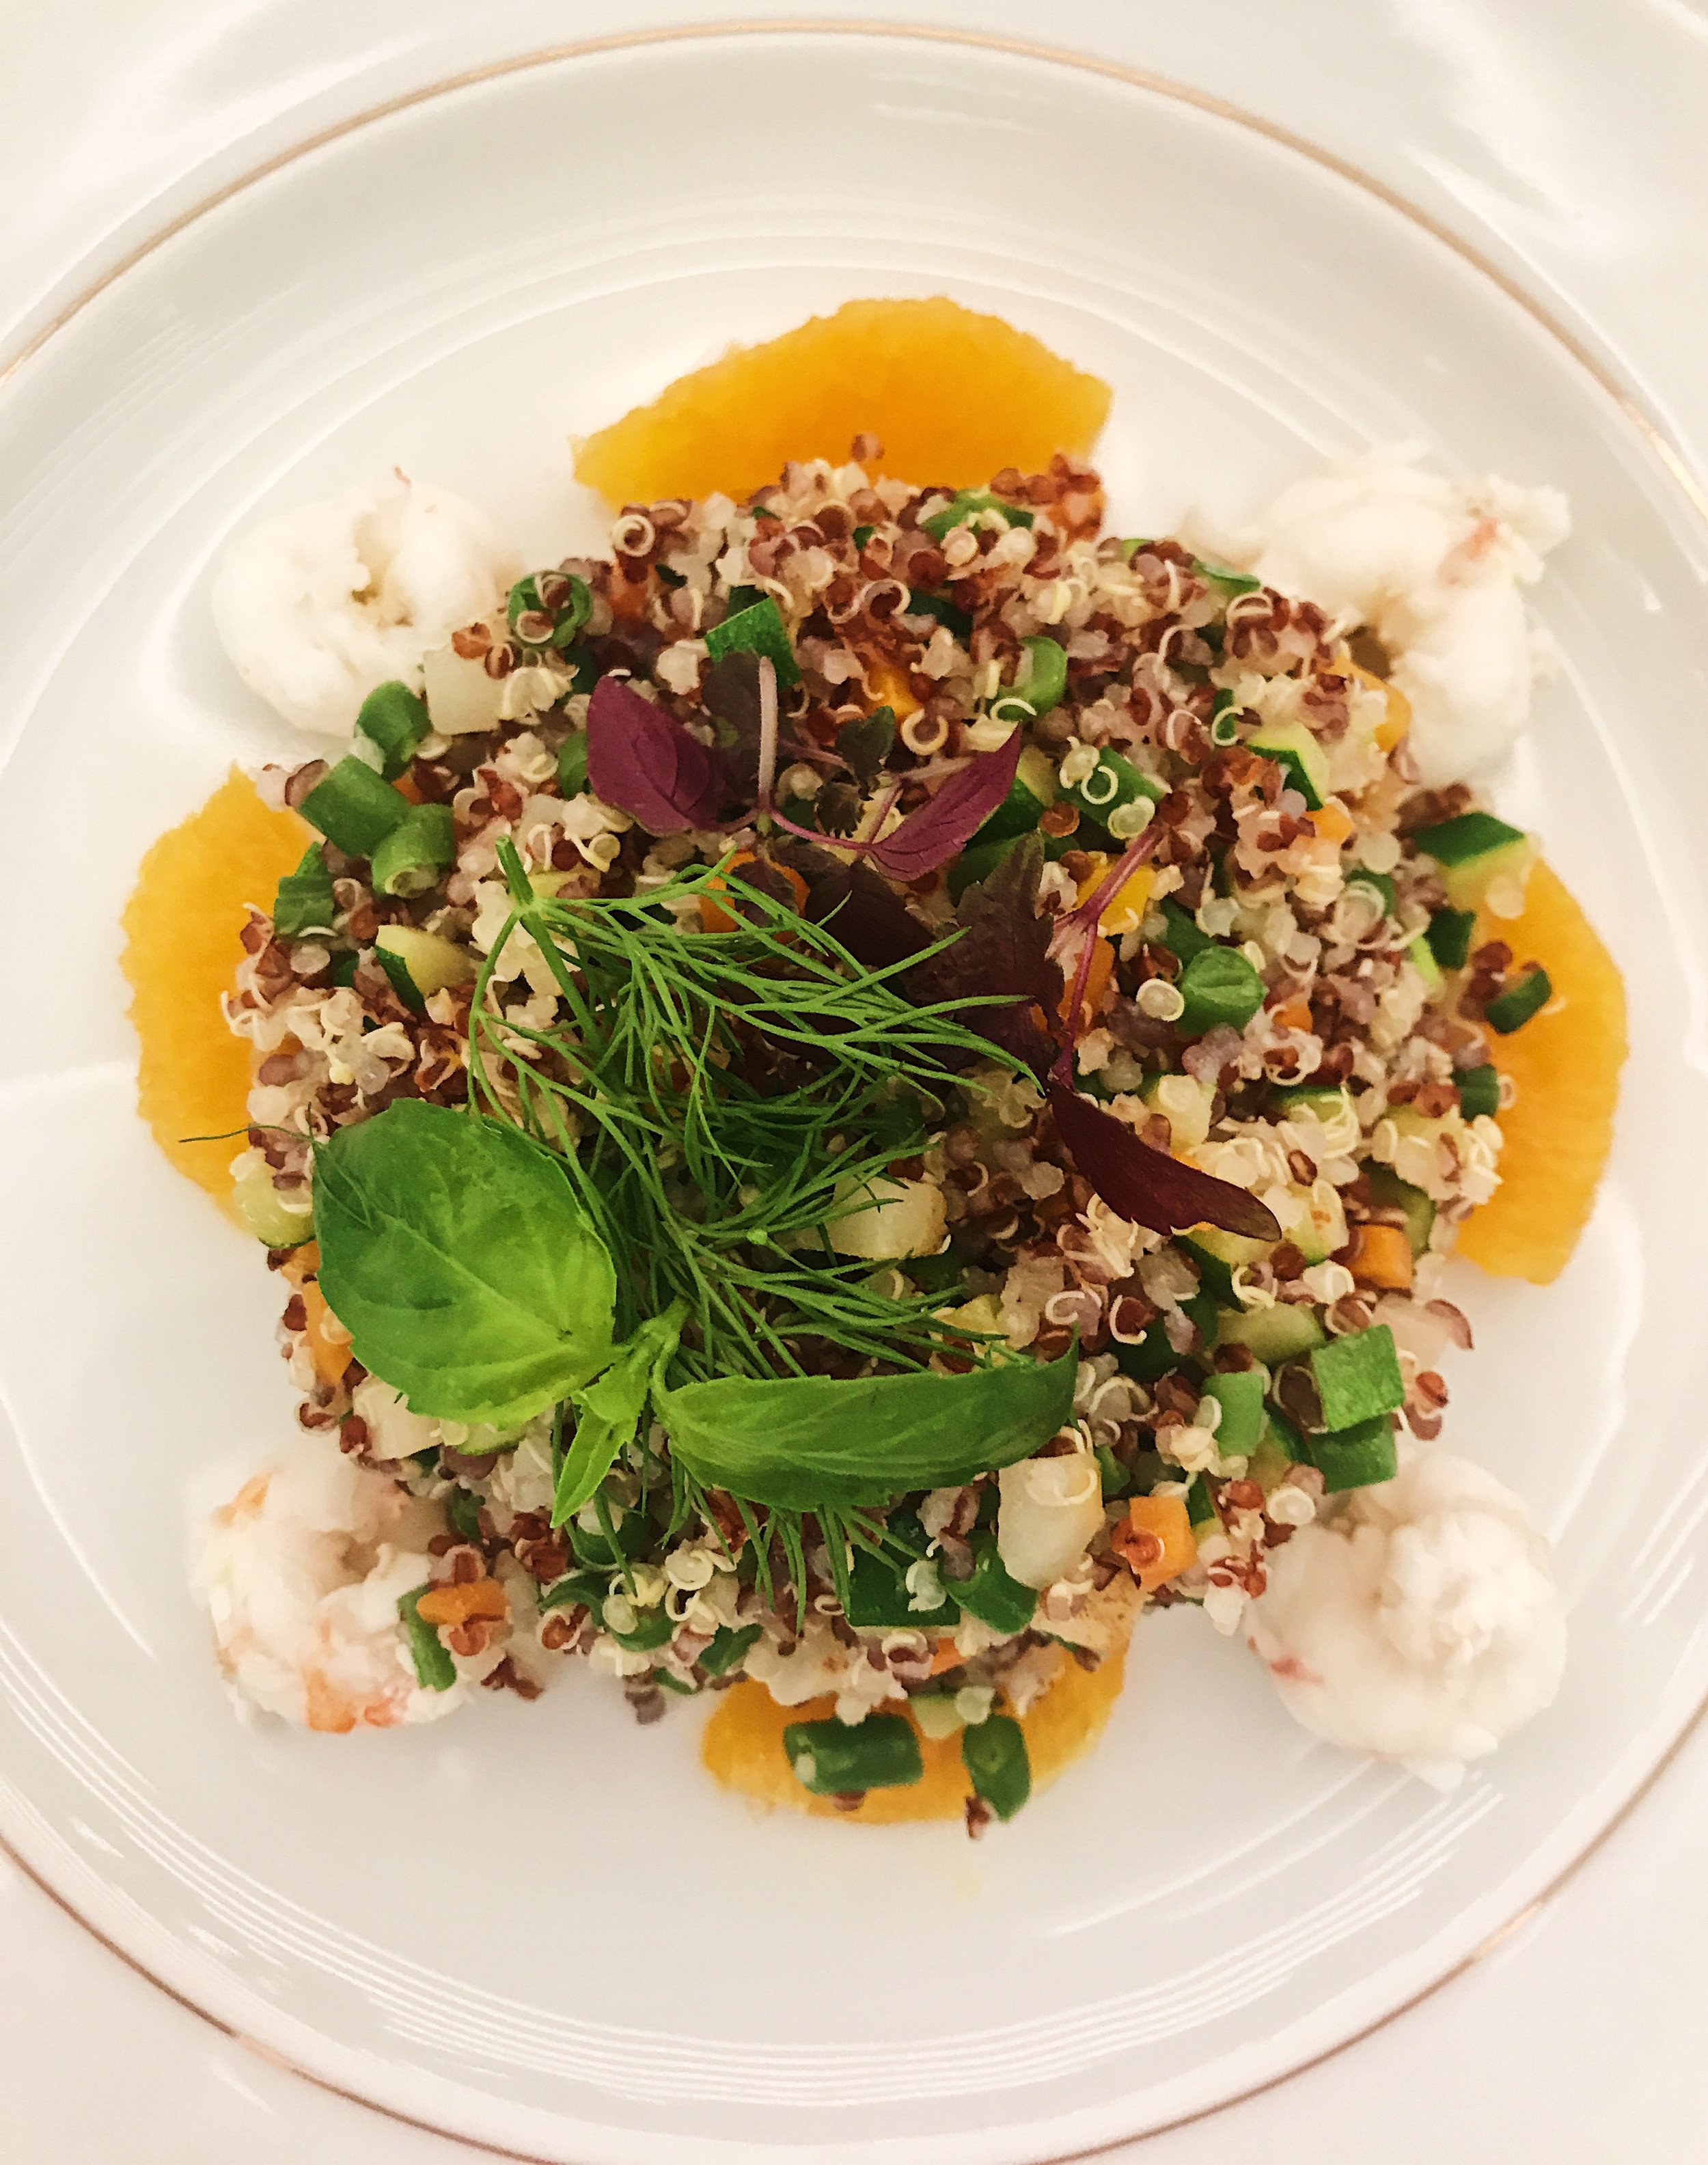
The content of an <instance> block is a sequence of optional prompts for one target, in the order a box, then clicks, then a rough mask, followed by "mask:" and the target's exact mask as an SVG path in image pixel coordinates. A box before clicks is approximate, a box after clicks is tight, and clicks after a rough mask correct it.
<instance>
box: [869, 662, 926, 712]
mask: <svg viewBox="0 0 1708 2165" xmlns="http://www.w3.org/2000/svg"><path fill="white" fill-rule="evenodd" d="M866 682H867V690H868V692H869V693H870V694H871V698H872V705H873V706H874V707H888V708H889V711H890V712H891V714H894V716H895V718H896V719H897V721H898V722H905V721H907V720H909V719H910V718H911V717H912V716H913V715H915V714H918V713H919V711H920V704H921V703H920V701H919V700H918V699H916V698H915V697H914V688H913V686H912V685H911V684H909V682H908V680H907V672H906V671H905V670H904V669H899V668H897V666H895V664H894V662H893V661H873V662H870V663H868V664H867V670H866Z"/></svg>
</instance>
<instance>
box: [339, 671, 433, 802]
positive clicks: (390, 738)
mask: <svg viewBox="0 0 1708 2165" xmlns="http://www.w3.org/2000/svg"><path fill="white" fill-rule="evenodd" d="M431 727H432V724H431V723H430V721H429V720H428V719H427V703H426V701H425V700H424V699H423V698H422V697H421V696H420V694H419V693H417V692H412V691H411V690H410V689H409V686H408V685H407V684H400V683H398V682H396V681H393V682H391V683H389V684H376V685H375V687H374V688H373V689H372V692H370V693H368V695H367V697H366V698H365V699H364V700H363V701H362V703H361V713H360V714H357V716H356V735H357V736H359V737H364V738H366V740H367V742H368V743H369V744H371V745H372V746H373V748H374V750H375V751H377V753H378V754H379V759H380V773H381V775H382V777H383V778H384V779H385V780H386V781H387V782H395V781H396V780H397V778H398V776H399V775H400V774H401V773H402V772H403V770H404V768H405V767H406V766H408V765H409V761H411V760H412V759H413V758H414V756H415V747H416V745H418V744H419V743H420V741H421V740H422V738H423V737H424V736H425V735H426V734H427V732H428V730H430V728H431Z"/></svg>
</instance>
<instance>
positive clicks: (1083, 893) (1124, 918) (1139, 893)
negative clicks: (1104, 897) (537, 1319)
mask: <svg viewBox="0 0 1708 2165" xmlns="http://www.w3.org/2000/svg"><path fill="white" fill-rule="evenodd" d="M1109 869H1110V861H1109V858H1108V856H1106V855H1105V854H1104V851H1101V850H1094V851H1092V852H1091V870H1090V871H1089V872H1088V873H1087V874H1086V875H1085V877H1084V878H1083V880H1081V881H1080V882H1079V887H1078V892H1077V893H1076V894H1075V896H1074V898H1073V900H1074V907H1075V908H1076V909H1079V908H1083V905H1084V904H1085V903H1088V902H1089V901H1090V899H1091V898H1092V896H1093V895H1094V894H1095V893H1096V892H1097V890H1098V888H1100V887H1101V886H1102V885H1103V882H1104V880H1106V879H1107V878H1108V877H1109ZM1156 879H1157V875H1156V872H1155V871H1154V870H1153V869H1152V867H1151V866H1149V865H1141V866H1140V867H1138V869H1137V870H1136V872H1130V873H1129V874H1128V875H1127V877H1126V878H1125V881H1123V882H1122V883H1121V886H1120V890H1119V891H1118V892H1117V893H1115V894H1113V895H1111V896H1110V898H1109V900H1108V901H1107V902H1106V903H1104V906H1103V914H1102V916H1101V917H1100V918H1099V919H1098V921H1097V929H1098V930H1099V932H1106V933H1113V934H1115V935H1120V934H1121V933H1123V932H1136V931H1137V930H1138V929H1139V926H1140V924H1141V922H1142V921H1143V919H1144V914H1145V911H1146V909H1147V907H1148V906H1149V903H1150V900H1151V889H1152V887H1153V886H1154V885H1155V884H1156Z"/></svg>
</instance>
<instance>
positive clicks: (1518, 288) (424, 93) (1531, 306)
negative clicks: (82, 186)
mask: <svg viewBox="0 0 1708 2165" xmlns="http://www.w3.org/2000/svg"><path fill="white" fill-rule="evenodd" d="M778 36H795V37H824V38H837V37H844V38H851V37H857V38H867V39H874V40H877V39H884V38H892V39H896V40H905V41H907V42H909V43H911V44H915V45H946V46H952V47H959V48H961V49H962V50H971V51H975V52H988V53H1007V54H1010V55H1017V56H1018V57H1020V58H1021V59H1025V60H1033V61H1044V62H1046V64H1047V65H1050V66H1056V67H1062V68H1069V69H1072V70H1073V71H1075V72H1077V73H1078V74H1081V75H1093V76H1103V77H1104V78H1105V79H1106V80H1107V81H1110V82H1120V83H1125V84H1127V85H1129V86H1130V87H1132V88H1134V89H1138V90H1145V91H1149V92H1152V94H1153V95H1155V96H1157V97H1166V98H1168V99H1171V100H1172V101H1173V103H1176V104H1179V105H1185V106H1189V107H1191V108H1193V109H1194V110H1195V111H1197V112H1199V113H1211V114H1214V115H1215V117H1216V118H1218V119H1223V120H1228V121H1231V122H1232V123H1234V124H1235V125H1236V126H1237V127H1240V128H1243V129H1246V130H1247V132H1248V133H1249V134H1254V135H1258V136H1261V137H1263V138H1264V139H1265V140H1268V141H1269V142H1272V143H1275V144H1278V145H1280V146H1281V147H1282V148H1284V149H1285V150H1290V151H1292V152H1294V154H1295V155H1297V156H1299V157H1302V158H1305V159H1307V160H1309V161H1310V163H1311V164H1313V165H1315V166H1320V167H1321V168H1322V169H1323V170H1324V171H1328V172H1331V173H1334V174H1335V175H1336V176H1338V177H1339V178H1340V179H1342V180H1343V181H1345V182H1348V183H1349V184H1350V185H1351V186H1352V187H1356V188H1358V189H1360V190H1361V191H1362V192H1363V193H1365V194H1366V195H1369V196H1373V197H1374V198H1376V199H1377V200H1378V201H1379V202H1381V203H1385V204H1386V205H1387V206H1388V208H1389V209H1391V210H1394V211H1395V212H1397V213H1399V214H1400V216H1401V217H1402V218H1404V219H1406V220H1407V221H1408V222H1409V223H1410V224H1412V225H1414V226H1416V227H1418V228H1419V229H1421V231H1423V232H1425V233H1426V234H1428V235H1429V236H1430V238H1431V240H1434V241H1436V242H1437V244H1438V245H1441V246H1442V247H1443V248H1446V249H1447V250H1449V251H1450V252H1451V253H1452V254H1453V255H1457V256H1458V257H1459V258H1460V259H1461V261H1463V262H1465V263H1467V264H1468V265H1469V266H1470V267H1471V268H1472V269H1473V270H1474V271H1477V272H1478V273H1479V275H1480V276H1481V277H1484V279H1486V280H1488V281H1489V282H1490V283H1491V284H1492V285H1494V286H1495V287H1498V288H1499V289H1500V292H1502V293H1504V294H1505V297H1506V298H1507V299H1508V300H1509V301H1510V302H1511V303H1514V305H1515V306H1516V307H1517V308H1520V309H1521V310H1522V311H1523V313H1525V314H1526V315H1527V316H1529V317H1530V318H1531V321H1532V322H1533V323H1535V324H1537V327H1538V328H1539V329H1542V331H1544V332H1545V333H1546V334H1547V336H1548V337H1549V338H1550V339H1552V340H1553V341H1554V343H1555V344H1556V345H1559V346H1561V347H1562V348H1563V350H1565V351H1566V352H1567V353H1568V355H1569V356H1570V357H1571V358H1572V360H1573V361H1575V362H1576V363H1577V365H1578V366H1579V368H1580V369H1582V370H1583V371H1584V373H1585V374H1586V375H1588V376H1589V377H1590V378H1591V379H1592V380H1593V381H1594V382H1595V384H1596V386H1597V387H1598V388H1599V389H1600V391H1601V392H1603V393H1604V394H1605V396H1606V397H1607V398H1610V399H1612V400H1613V401H1614V403H1616V405H1617V406H1618V407H1619V408H1621V411H1622V412H1623V413H1624V414H1625V416H1626V419H1627V420H1628V421H1629V422H1630V423H1631V424H1632V426H1633V427H1634V428H1636V429H1638V430H1639V431H1640V433H1641V434H1642V436H1643V437H1644V439H1645V440H1647V444H1648V445H1649V448H1650V450H1652V451H1653V454H1654V456H1656V457H1657V458H1658V460H1659V461H1661V463H1662V465H1663V466H1664V467H1665V469H1666V471H1667V473H1668V477H1670V479H1671V480H1672V481H1673V482H1674V486H1675V487H1677V488H1678V489H1679V492H1680V493H1681V494H1682V495H1683V496H1684V498H1686V500H1687V501H1688V503H1690V507H1691V508H1692V509H1693V510H1694V511H1695V513H1696V514H1697V515H1698V517H1699V518H1700V519H1702V520H1703V521H1704V523H1705V524H1708V483H1705V482H1704V480H1703V479H1702V478H1701V477H1699V476H1698V475H1697V473H1696V471H1695V468H1694V467H1693V466H1692V465H1691V464H1690V461H1689V460H1688V459H1687V458H1686V457H1685V456H1684V453H1683V452H1682V451H1681V450H1679V446H1678V445H1676V444H1675V443H1674V441H1673V440H1672V438H1671V437H1670V436H1669V435H1668V433H1667V431H1666V430H1665V429H1664V428H1663V427H1662V425H1661V424H1660V423H1659V422H1658V420H1657V419H1655V417H1654V416H1653V414H1651V413H1650V412H1649V410H1648V408H1647V407H1646V406H1645V405H1644V404H1643V403H1642V401H1641V400H1640V399H1639V398H1637V394H1636V392H1635V391H1634V390H1633V389H1632V387H1631V386H1630V385H1629V384H1628V383H1626V382H1625V381H1624V380H1623V379H1622V378H1621V376H1620V375H1619V373H1618V372H1617V371H1616V370H1615V369H1614V368H1613V367H1611V366H1609V364H1608V363H1607V362H1606V361H1604V360H1602V359H1601V357H1600V356H1599V355H1597V354H1596V353H1595V350H1593V349H1592V347H1591V346H1590V345H1589V343H1588V342H1587V341H1586V340H1584V339H1583V338H1581V337H1580V336H1579V334H1578V333H1577V332H1576V331H1574V330H1573V329H1571V327H1570V326H1569V325H1568V324H1566V323H1564V322H1563V320H1562V319H1560V318H1559V317H1558V316H1557V315H1556V314H1555V313H1553V312H1552V310H1551V309H1549V308H1544V307H1543V305H1542V303H1541V302H1540V301H1538V300H1537V298H1536V296H1535V295H1534V294H1533V293H1532V292H1531V291H1530V289H1529V287H1526V285H1525V284H1524V283H1523V282H1522V281H1521V279H1519V278H1517V277H1514V276H1513V274H1512V273H1511V272H1510V271H1508V270H1506V269H1505V267H1504V266H1502V265H1500V263H1497V262H1496V261H1495V259H1494V258H1493V257H1492V256H1491V255H1486V254H1485V253H1484V251H1483V250H1481V249H1479V248H1478V247H1476V246H1474V245H1473V244H1472V243H1471V242H1470V241H1468V240H1466V239H1465V238H1464V237H1463V234H1459V233H1457V232H1455V231H1454V229H1452V226H1450V225H1448V224H1447V223H1446V222H1445V221H1444V220H1443V219H1439V218H1437V216H1436V215H1435V213H1433V212H1431V211H1428V210H1426V209H1425V208H1423V206H1422V205H1421V203H1415V202H1413V201H1412V199H1411V198H1410V197H1409V196H1407V195H1405V194H1404V193H1402V192H1401V191H1400V190H1399V189H1398V188H1394V187H1390V186H1389V184H1388V182H1385V181H1383V180H1379V179H1378V178H1377V177H1376V176H1375V175H1374V174H1373V173H1370V172H1367V171H1365V170H1364V168H1363V166H1359V165H1357V164H1356V163H1354V161H1352V159H1350V158H1343V157H1342V156H1341V155H1340V154H1339V153H1338V152H1337V151H1334V150H1325V149H1324V148H1323V147H1322V145H1321V144H1318V143H1313V142H1312V141H1311V140H1310V138H1309V137H1308V136H1305V135H1300V134H1297V133H1296V132H1295V131H1294V129H1290V128H1285V127H1284V126H1283V125H1282V124H1280V122H1278V121H1275V120H1270V119H1266V118H1265V117H1264V116H1263V114H1262V113H1253V112H1251V111H1250V110H1249V109H1248V108H1246V107H1244V106H1241V105H1236V104H1235V103H1233V101H1232V100H1231V99H1229V98H1225V97H1219V96H1217V95H1216V94H1215V92H1211V91H1206V90H1199V89H1198V88H1196V87H1194V85H1192V84H1190V83H1183V82H1175V81H1174V80H1173V77H1172V76H1163V75H1159V74H1157V72H1156V71H1154V70H1152V69H1149V68H1141V67H1135V66H1132V65H1131V63H1129V62H1127V61H1116V60H1110V59H1109V58H1108V57H1107V56H1105V55H1100V54H1095V53H1077V52H1073V51H1071V50H1068V48H1066V47H1064V46H1061V45H1046V44H1043V43H1041V42H1040V41H1038V40H1032V39H1026V38H1010V37H1007V36H1004V34H1002V33H1001V32H999V31H994V30H973V29H950V28H948V27H946V26H945V25H940V24H930V23H898V22H880V21H873V20H871V19H867V20H857V19H854V18H818V19H814V20H813V21H798V20H793V19H790V18H786V17H775V18H762V19H751V20H745V21H743V20H731V21H729V22H718V23H683V24H670V25H666V26H662V27H660V28H658V29H648V30H613V31H609V32H606V33H604V34H601V35H599V36H598V37H593V38H577V39H571V40H567V41H566V42H565V43H563V44H561V45H544V46H539V47H536V48H535V49H534V50H531V51H529V52H525V53H509V54H506V55H503V57H502V58H501V59H498V60H495V61H482V62H481V63H479V64H478V65H477V66H474V67H470V68H462V69H460V70H458V71H456V73H455V74H452V75H447V76H436V77H435V79H434V80H433V81H432V82H426V83H419V84H417V85H416V87H414V89H412V90H406V91H399V92H397V93H396V94H395V95H394V96H393V97H387V98H382V99H380V100H379V101H378V102H377V103H375V104H372V105H368V106H364V107H363V108H361V110H360V111H359V112H356V113H348V114H346V115H345V118H344V119H341V120H335V121H331V122H329V123H328V124H327V125H326V126H325V127H324V128H320V129H316V130H315V131H314V133H313V134H309V135H306V136H304V137H303V138H302V139H301V140H299V141H298V142H295V143H289V144H287V145H285V146H284V148H283V149H282V150H276V151H274V152H273V154H272V155H271V156H270V157H267V158H264V159H262V160H261V162H260V163H259V164H258V165H255V166H250V167H249V168H247V169H246V170H245V171H243V172H241V173H238V174H236V175H235V176H233V177H232V178H231V179H230V180H229V181H226V182H222V183H221V185H220V186H219V187H217V188H214V189H212V190H210V191H209V192H208V193H207V194H206V195H204V196H200V197H198V198H197V199H196V200H195V201H194V202H193V203H188V204H187V205H186V206H185V207H184V208H183V209H182V210H181V211H178V212H177V213H174V215H173V216H172V217H171V218H170V219H167V220H166V223H165V224H162V225H161V226H159V227H157V228H156V229H155V230H154V231H153V232H151V233H150V234H146V235H145V237H144V238H143V239H142V240H140V241H138V242H136V243H135V245H134V246H132V247H131V248H129V249H127V250H125V251H124V254H123V255H120V256H119V258H118V260H117V261H114V262H113V263H111V264H109V265H108V266H107V268H106V269H105V270H104V271H99V272H98V273H97V275H96V276H95V277H93V278H92V279H91V280H89V282H87V284H86V285H84V286H83V287H81V288H80V289H79V290H78V291H77V292H76V293H74V294H73V295H72V296H71V298H70V299H69V300H68V301H66V303H64V304H63V305H62V306H61V308H59V309H58V310H57V311H56V312H55V313H54V314H53V315H52V316H51V317H50V319H48V321H47V322H46V323H45V324H41V325H40V327H39V328H38V329H36V330H35V331H34V332H32V333H31V334H30V335H29V337H28V338H26V339H25V340H24V343H23V345H20V346H19V347H18V350H17V351H16V352H14V353H13V354H11V355H9V356H6V357H5V358H4V359H3V360H0V392H3V390H4V389H5V387H7V385H8V383H10V382H12V380H13V377H15V376H17V375H18V372H19V371H21V370H22V369H24V367H25V366H27V365H28V364H29V362H30V361H33V360H34V358H35V357H36V356H38V355H39V354H40V352H41V351H42V350H43V349H44V348H45V346H46V345H48V344H49V343H50V341H51V340H53V339H54V338H55V337H56V336H57V334H59V333H60V332H61V331H62V330H63V329H65V328H66V325H67V324H70V323H71V322H72V321H73V320H74V319H76V317H77V316H79V315H81V314H82V312H83V311H84V310H85V309H86V308H87V307H88V306H89V305H90V303H92V302H93V301H94V300H96V299H98V298H99V296H100V295H101V294H103V293H104V292H106V291H107V289H108V287H111V286H113V285H115V284H116V283H117V282H119V280H120V279H121V278H123V277H124V276H125V274H126V273H127V272H128V271H132V270H134V268H135V267H136V266H137V265H138V264H139V263H141V262H143V261H146V259H147V258H148V257H149V256H150V255H153V254H155V252H156V250H158V249H161V248H162V247H164V246H165V245H166V243H167V242H168V241H170V240H174V239H175V238H176V237H177V235H178V234H181V233H182V232H184V231H185V230H186V229H187V228H189V227H190V226H192V225H194V224H197V223H198V221H199V220H201V219H203V218H205V217H207V216H208V213H210V212H211V211H214V210H216V209H218V208H219V206H220V205H221V204H222V203H229V201H230V200H231V199H232V198H234V197H235V196H238V195H241V194H242V193H243V192H245V190H247V189H249V188H251V187H255V186H256V184H257V183H258V182H261V181H264V180H266V179H268V178H269V177H270V176H271V175H272V174H274V173H277V172H280V171H284V170H285V169H286V168H287V167H288V166H293V165H295V164H297V163H298V161H300V160H301V159H303V158H306V157H309V156H311V155H313V154H314V152H315V151H316V150H324V149H325V148H326V147H327V146H328V145H330V144H333V143H336V142H339V141H340V140H342V139H343V138H344V137H345V136H347V135H353V134H356V132H357V131H358V130H359V129H364V128H367V127H370V126H372V124H374V123H376V122H377V121H382V120H387V119H392V118H393V116H394V115H396V114H398V113H408V112H410V111H412V110H413V109H414V108H415V107H417V106H421V105H427V104H430V103H433V102H434V101H435V99H438V98H440V97H450V96H452V95H453V94H454V93H455V92H457V91H460V90H467V89H470V88H472V87H474V86H475V85H477V84H479V83H485V82H501V81H503V79H504V78H505V77H506V76H513V75H525V74H529V73H531V72H532V71H534V70H535V69H536V68H543V67H552V66H558V65H560V64H561V62H563V61H572V60H587V59H591V58H593V57H594V56H596V55H600V54H604V53H617V52H630V51H638V50H644V49H645V48H646V47H648V46H653V45H688V44H704V43H708V42H711V41H714V40H729V39H734V38H762V37H778Z"/></svg>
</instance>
